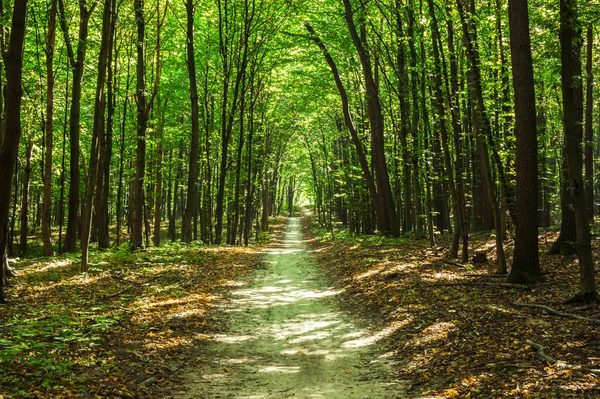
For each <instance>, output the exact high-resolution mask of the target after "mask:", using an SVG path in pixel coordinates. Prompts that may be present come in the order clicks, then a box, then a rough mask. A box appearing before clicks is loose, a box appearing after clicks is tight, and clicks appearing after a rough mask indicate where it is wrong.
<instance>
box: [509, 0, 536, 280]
mask: <svg viewBox="0 0 600 399" xmlns="http://www.w3.org/2000/svg"><path fill="white" fill-rule="evenodd" d="M508 21H509V24H510V48H511V54H512V74H513V87H514V101H515V136H516V138H517V147H516V148H517V202H516V211H517V226H516V236H515V251H514V255H513V265H512V269H511V271H510V275H509V277H508V281H510V282H511V283H517V284H531V283H536V282H538V281H541V280H542V271H541V270H540V262H539V254H538V201H537V200H538V155H537V153H538V146H537V123H536V122H537V121H536V119H537V114H536V109H535V88H534V80H533V61H532V57H531V42H530V38H529V9H528V2H527V0H509V1H508Z"/></svg>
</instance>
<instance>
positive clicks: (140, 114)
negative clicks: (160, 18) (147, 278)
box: [131, 0, 148, 250]
mask: <svg viewBox="0 0 600 399" xmlns="http://www.w3.org/2000/svg"><path fill="white" fill-rule="evenodd" d="M145 18H146V16H145V11H144V0H135V21H136V25H137V65H136V98H137V140H136V151H135V180H134V182H133V193H131V195H132V197H133V218H132V221H131V222H132V224H131V249H132V250H136V249H139V248H141V247H143V245H144V242H143V234H142V232H143V229H144V177H145V173H146V128H147V125H148V114H147V112H146V51H145V50H146V49H145V47H146V46H145V43H146V33H145V32H146V21H145Z"/></svg>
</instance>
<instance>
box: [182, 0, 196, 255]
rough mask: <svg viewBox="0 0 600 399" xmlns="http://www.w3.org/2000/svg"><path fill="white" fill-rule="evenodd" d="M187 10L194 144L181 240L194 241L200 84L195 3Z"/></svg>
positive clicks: (188, 62)
mask: <svg viewBox="0 0 600 399" xmlns="http://www.w3.org/2000/svg"><path fill="white" fill-rule="evenodd" d="M185 7H186V10H187V66H188V77H189V80H190V101H191V105H192V143H191V148H190V164H189V173H188V182H187V201H186V208H185V213H184V215H183V223H182V227H181V229H182V232H181V236H182V237H181V240H182V241H183V242H188V243H189V242H191V241H192V232H193V231H192V218H193V216H194V213H195V211H196V208H197V206H198V205H197V203H198V202H197V201H198V185H197V180H198V148H199V138H198V135H199V134H198V130H199V127H198V122H199V121H198V118H199V109H198V84H197V83H196V60H195V58H194V57H195V52H194V1H193V0H186V3H185Z"/></svg>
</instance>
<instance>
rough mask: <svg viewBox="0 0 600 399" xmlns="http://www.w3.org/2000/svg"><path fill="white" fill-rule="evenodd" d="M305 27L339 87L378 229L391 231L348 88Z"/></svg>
mask: <svg viewBox="0 0 600 399" xmlns="http://www.w3.org/2000/svg"><path fill="white" fill-rule="evenodd" d="M304 26H305V27H306V30H307V31H308V32H309V33H310V35H311V36H310V39H311V40H312V41H314V42H315V43H316V44H317V46H318V47H319V48H320V49H321V51H322V52H323V55H324V56H325V60H326V61H327V64H328V65H329V68H330V69H331V73H332V74H333V78H334V80H335V84H336V86H337V89H338V92H339V93H340V97H341V100H342V112H343V114H344V123H345V124H346V128H348V130H349V131H350V137H351V138H352V143H353V144H354V148H355V149H356V156H357V158H358V162H359V164H360V167H361V171H362V175H363V178H364V180H365V183H366V185H367V189H368V191H369V196H370V198H371V200H372V201H373V203H374V204H375V213H376V214H377V223H378V228H379V230H380V231H382V232H383V231H386V230H389V221H388V219H387V216H386V213H385V209H384V206H383V203H382V202H381V201H380V196H379V194H378V193H377V189H376V187H375V181H374V179H373V176H372V174H371V170H370V168H369V164H368V161H367V157H366V155H365V152H364V149H363V145H362V142H361V140H360V138H359V136H358V131H357V129H356V125H355V124H354V121H353V120H352V115H351V114H350V105H349V101H348V93H347V92H346V88H345V87H344V84H343V83H342V79H341V76H340V73H339V71H338V69H337V66H336V64H335V62H334V61H333V58H332V57H331V54H330V53H329V50H328V49H327V46H325V44H324V43H323V41H321V39H320V38H319V37H318V36H317V34H316V33H315V30H314V29H313V27H312V26H311V25H310V24H308V23H305V24H304Z"/></svg>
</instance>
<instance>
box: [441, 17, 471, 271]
mask: <svg viewBox="0 0 600 399" xmlns="http://www.w3.org/2000/svg"><path fill="white" fill-rule="evenodd" d="M449 11H450V7H448V8H447V13H448V15H450V12H449ZM446 28H447V31H448V53H449V57H450V87H449V88H447V92H448V103H449V105H450V114H451V117H452V132H453V136H454V151H455V153H456V159H455V163H454V165H455V166H456V170H455V172H456V173H455V174H456V208H457V209H456V212H457V222H458V224H459V225H460V226H459V227H460V228H457V229H456V230H458V232H455V234H458V233H460V236H461V238H462V251H461V262H463V263H467V262H468V261H469V221H468V218H467V209H466V203H465V186H464V180H463V171H464V165H463V164H464V163H463V143H462V140H463V139H462V137H463V129H462V123H461V119H460V107H459V104H460V101H459V97H458V96H459V87H458V65H457V57H456V51H455V48H454V26H453V22H452V19H451V18H448V19H447V20H446ZM457 255H458V254H457Z"/></svg>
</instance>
